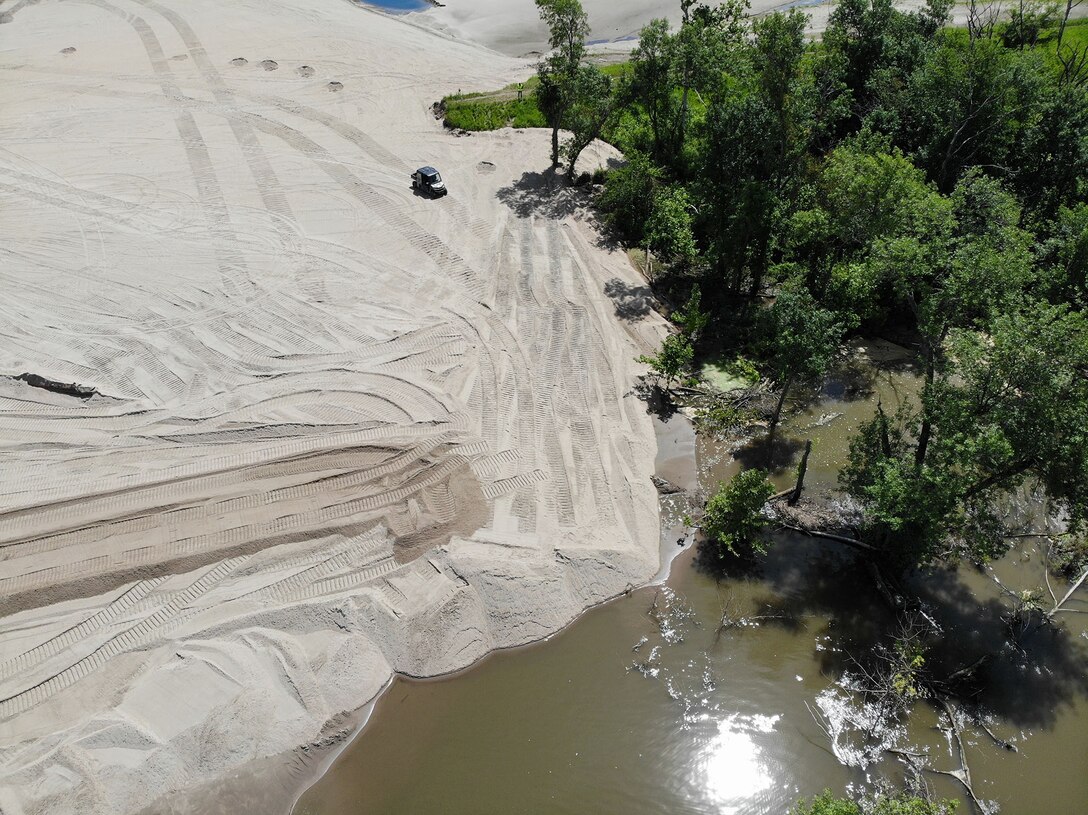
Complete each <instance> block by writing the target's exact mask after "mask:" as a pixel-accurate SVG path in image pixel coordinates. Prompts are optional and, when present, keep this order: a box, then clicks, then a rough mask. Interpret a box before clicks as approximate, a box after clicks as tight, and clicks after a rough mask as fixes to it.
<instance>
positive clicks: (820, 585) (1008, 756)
mask: <svg viewBox="0 0 1088 815" xmlns="http://www.w3.org/2000/svg"><path fill="white" fill-rule="evenodd" d="M865 350H866V351H867V352H868V355H867V357H866V358H865V360H864V362H863V364H861V365H860V366H855V368H854V370H853V371H846V372H844V373H843V375H841V376H839V377H836V378H833V379H832V381H831V382H830V383H828V385H826V386H825V388H824V390H823V391H822V392H821V393H820V394H819V395H818V396H816V397H815V398H812V399H811V400H810V404H807V405H802V406H801V407H802V410H801V411H800V412H799V413H797V414H796V415H795V416H794V417H793V418H791V420H790V421H789V422H788V423H787V425H786V427H785V429H784V431H783V437H784V443H783V445H782V446H781V449H776V450H775V451H774V453H775V455H774V457H772V461H773V464H774V467H775V468H776V473H775V478H776V479H777V480H778V481H779V482H780V483H781V484H783V485H786V484H788V483H789V481H790V480H791V479H792V477H793V476H792V473H793V468H794V467H795V460H796V457H797V455H798V454H799V450H800V446H801V443H802V442H803V440H804V439H806V438H811V439H813V441H814V452H813V456H812V462H811V466H810V471H809V482H808V483H809V485H810V489H811V490H813V491H819V490H827V489H830V488H831V487H832V486H833V485H834V483H835V474H836V473H837V470H838V468H839V466H841V462H842V460H843V458H844V456H845V454H846V450H847V444H848V441H849V437H850V436H851V435H852V433H853V431H854V430H855V429H856V426H857V424H858V423H860V422H862V421H864V420H865V419H867V418H868V417H870V416H871V415H872V414H873V411H874V410H875V402H876V399H877V398H880V399H881V400H882V401H883V402H884V404H885V405H886V406H889V405H890V406H893V407H894V405H895V404H896V402H897V400H899V399H901V398H910V397H911V395H912V394H913V393H915V392H916V387H917V385H916V378H915V377H914V375H913V373H912V372H911V371H910V369H909V367H907V366H904V365H902V364H901V359H902V355H901V354H896V353H895V349H894V347H889V346H883V347H880V346H870V347H868V348H867V349H865ZM659 430H660V431H661V432H660V433H659V436H660V444H659V447H660V451H661V452H660V454H659V457H658V472H659V475H661V476H662V477H664V478H668V479H669V480H670V481H671V482H672V483H674V484H677V485H679V486H684V487H691V486H694V485H695V480H696V479H697V478H698V480H699V481H700V482H701V485H702V487H703V488H704V489H708V488H711V487H712V486H713V485H714V483H716V481H717V480H720V479H727V478H728V477H730V476H731V475H732V474H733V473H735V472H736V471H737V469H738V467H739V466H740V465H741V463H743V464H745V465H749V466H751V465H753V464H754V465H757V466H762V465H764V464H765V463H766V461H767V460H768V457H767V451H766V450H765V449H760V448H759V447H758V446H754V445H752V446H747V447H741V448H740V449H735V450H734V449H728V450H727V449H725V448H724V447H722V446H721V445H719V444H716V443H713V442H708V441H706V440H700V442H699V444H698V445H697V446H698V462H699V467H698V472H696V470H695V468H694V467H693V465H692V463H691V462H692V461H693V456H692V452H693V451H694V450H695V448H696V444H695V441H694V438H693V436H692V435H691V433H690V428H689V427H688V426H687V425H686V424H685V422H684V421H683V419H682V418H675V419H674V420H673V421H670V422H669V423H667V424H666V425H664V426H662V427H660V428H659ZM757 459H758V460H757ZM685 511H687V507H686V506H685V499H684V497H683V496H682V495H681V496H663V498H662V536H661V545H662V551H663V554H665V555H667V556H668V557H669V558H671V557H672V556H673V555H674V554H675V552H677V551H680V552H681V554H680V555H679V557H676V559H675V561H674V562H673V564H672V568H671V571H670V570H668V569H663V571H662V575H664V574H666V573H668V578H667V580H665V582H664V583H662V584H660V585H657V586H650V587H647V588H644V589H640V590H638V591H635V592H632V593H631V594H630V595H629V596H627V597H624V598H620V599H618V600H616V601H614V602H612V603H609V604H607V605H605V606H602V607H600V608H597V609H594V610H592V611H590V612H588V613H587V614H585V615H584V616H583V617H582V618H580V619H579V620H578V621H577V622H576V623H575V624H573V625H572V626H570V627H569V628H568V629H566V630H565V631H563V632H561V633H559V634H558V635H556V636H555V637H553V638H552V639H550V640H548V641H547V642H544V643H539V644H537V645H533V646H528V647H524V648H519V649H515V650H512V651H507V652H501V653H497V654H493V655H491V656H489V657H488V658H486V659H485V660H483V661H482V662H481V663H479V664H478V665H476V666H475V667H473V668H471V669H469V670H467V671H465V672H463V673H461V674H459V675H457V676H454V677H450V678H446V679H441V680H432V681H416V680H403V679H397V680H395V681H394V683H393V685H392V686H391V687H390V689H389V690H388V691H387V692H386V693H385V695H384V696H382V697H381V698H380V700H379V701H378V703H377V704H376V706H375V709H374V713H373V715H372V717H371V718H370V721H369V723H368V724H367V725H366V727H365V728H364V730H363V731H362V732H361V733H360V734H359V735H358V736H357V737H356V738H355V739H354V740H353V742H352V743H351V744H350V745H349V746H348V747H347V748H346V749H345V751H344V752H343V754H342V755H341V756H340V757H339V758H338V759H337V760H336V761H335V762H334V763H333V765H332V766H331V768H330V770H329V771H328V772H327V773H326V775H325V776H324V777H323V778H322V779H320V780H319V781H318V783H317V784H315V785H314V786H313V787H312V788H310V789H309V790H308V791H307V792H306V793H305V794H304V795H303V797H302V798H301V800H300V801H299V803H298V805H297V806H296V808H295V815H349V813H350V815H386V813H405V812H412V813H445V814H446V815H461V814H462V813H463V814H464V815H469V814H470V813H471V815H484V814H485V813H495V815H505V814H507V813H510V814H511V815H512V814H513V813H572V815H573V813H587V812H593V813H625V814H626V815H640V814H641V813H646V815H650V813H654V814H655V815H657V814H658V813H722V814H727V813H728V814H729V815H733V814H735V815H745V814H746V813H784V812H787V811H788V810H789V808H790V806H791V805H792V803H793V802H794V801H796V800H797V799H798V798H799V797H801V796H811V795H814V794H816V793H818V792H820V791H821V790H823V789H825V788H830V789H832V790H833V791H834V792H836V793H837V794H841V793H843V792H844V790H846V789H848V788H850V789H853V790H864V789H871V788H872V786H873V784H874V783H877V782H878V781H879V780H880V779H886V780H889V781H892V782H894V783H899V782H901V781H902V780H903V779H904V778H905V777H906V775H907V771H906V767H905V763H904V761H905V758H904V757H903V755H902V754H900V755H899V756H897V755H894V754H892V753H889V752H887V751H886V750H885V749H884V748H885V747H888V746H895V747H897V748H900V749H903V750H906V751H909V752H915V753H926V754H928V756H929V759H928V762H929V764H930V765H931V766H932V767H933V768H935V769H938V770H955V769H958V768H959V767H960V761H959V757H958V754H957V750H956V748H955V742H954V739H953V737H952V736H951V734H949V733H948V732H947V731H946V729H944V720H943V717H942V714H941V712H940V711H939V709H938V708H937V707H936V706H935V705H931V704H928V703H925V702H922V703H918V704H916V705H915V706H914V709H913V710H912V712H911V714H910V716H909V717H907V718H906V719H905V720H903V721H901V722H899V723H896V722H891V721H888V720H887V719H886V718H881V717H880V716H879V715H875V714H874V712H873V710H872V709H871V708H867V707H866V706H865V705H864V704H862V702H861V700H860V699H859V698H858V697H857V696H856V695H855V694H852V693H851V692H850V691H849V690H848V689H847V687H844V686H849V681H848V680H843V672H844V670H845V671H850V670H851V664H850V657H849V655H850V654H852V653H863V652H865V651H866V650H867V649H869V648H871V647H872V646H873V643H874V642H875V641H877V640H878V639H879V637H880V631H881V628H882V626H885V625H886V624H887V616H886V611H885V607H884V605H883V604H882V603H881V601H880V599H879V598H878V597H877V596H875V595H874V594H873V593H872V591H871V589H870V588H869V587H870V585H871V581H870V580H869V579H868V578H867V574H866V572H865V569H864V567H863V565H862V564H859V563H858V562H857V561H856V560H855V558H854V557H853V555H852V554H851V553H850V552H849V551H848V550H846V549H845V548H844V547H839V546H838V545H837V544H833V543H832V544H828V543H825V542H816V541H812V540H810V539H805V538H802V537H799V536H792V535H783V536H780V537H779V538H778V539H777V541H776V545H775V546H774V548H773V549H772V552H771V554H770V556H769V557H768V558H767V560H766V562H765V563H764V564H763V566H762V568H760V569H759V571H758V572H757V573H750V574H746V575H734V576H731V577H727V578H719V577H716V576H714V575H713V574H711V573H710V572H709V571H708V570H706V569H705V568H701V566H700V561H699V557H698V556H697V551H698V550H697V549H696V548H687V549H684V550H681V547H678V546H677V541H678V540H686V538H685V536H684V534H683V532H684V529H683V524H682V522H681V520H680V518H681V517H682V515H683V514H684V512H685ZM1042 575H1043V568H1042V561H1041V559H1040V556H1039V554H1038V552H1037V551H1036V549H1035V548H1034V546H1033V545H1032V544H1031V541H1030V540H1028V539H1025V541H1024V543H1023V545H1021V546H1018V547H1016V549H1015V550H1014V551H1013V552H1012V553H1011V554H1010V556H1009V557H1008V558H1006V559H1005V560H1004V561H1002V562H1001V563H998V564H995V567H994V570H993V572H992V573H991V572H988V571H985V570H983V571H979V570H975V569H972V568H961V569H959V570H957V571H937V572H933V573H930V574H927V575H925V576H923V577H921V578H919V586H923V585H924V587H925V593H926V597H927V599H928V601H929V604H930V608H932V609H933V612H934V614H935V616H937V617H938V619H939V620H940V622H941V624H942V626H944V628H945V631H946V640H947V641H948V643H949V645H948V647H946V648H944V649H943V650H939V651H938V652H935V653H934V654H933V655H932V657H931V658H932V659H933V660H934V661H935V663H938V664H940V663H944V664H947V665H957V664H964V662H965V661H966V660H969V659H973V657H974V656H975V655H976V654H980V653H982V652H983V651H985V650H988V649H992V648H994V647H996V646H997V644H998V643H999V642H1000V641H1001V638H1002V635H1003V628H1002V623H1001V620H1000V613H1001V611H1002V606H1001V605H1000V600H999V597H1000V591H999V589H998V588H997V585H996V583H995V581H994V579H993V577H994V576H996V577H998V578H999V579H1000V580H1001V581H1002V582H1004V583H1005V584H1006V585H1008V586H1010V587H1014V588H1017V589H1019V588H1022V587H1035V586H1041V585H1043V577H1042ZM1054 590H1055V592H1058V596H1059V597H1060V596H1061V593H1062V592H1063V591H1064V589H1062V588H1061V587H1060V586H1057V585H1055V586H1054ZM1075 607H1077V608H1079V609H1081V610H1085V609H1088V604H1086V603H1084V602H1079V604H1078V605H1075ZM723 609H725V610H727V611H728V612H729V615H730V617H731V619H733V620H740V621H741V624H740V625H736V626H733V627H731V628H729V629H727V630H725V631H723V632H719V630H718V628H719V625H718V623H719V620H720V619H721V616H722V612H723ZM1086 620H1088V615H1084V614H1069V615H1062V617H1061V626H1060V628H1059V629H1058V630H1057V631H1049V630H1046V631H1042V632H1041V633H1040V634H1037V635H1036V636H1035V637H1033V638H1032V639H1031V640H1030V641H1029V644H1028V646H1027V649H1026V651H1027V653H1025V654H1020V653H1015V652H1010V653H1008V654H1006V656H1005V657H1004V658H1003V659H1001V660H1000V661H999V662H998V663H997V664H996V666H995V667H993V668H991V669H990V672H989V674H988V676H989V684H988V690H987V691H986V692H984V693H983V694H982V695H981V696H980V697H979V698H978V699H977V700H976V704H975V706H974V707H972V709H971V711H970V712H971V713H972V715H974V716H976V717H978V718H977V719H968V718H964V719H963V720H962V722H961V723H962V727H963V742H964V746H965V751H966V755H967V760H968V765H969V767H970V770H971V774H972V778H973V780H974V785H975V791H976V793H977V795H978V796H979V798H981V799H983V801H984V802H986V803H987V805H989V802H996V803H997V804H1000V812H1002V813H1004V814H1005V815H1037V813H1042V812H1054V813H1058V812H1061V813H1079V812H1085V811H1088V773H1086V772H1085V770H1086V769H1088V632H1086V630H1085V625H1084V623H1085V621H1086ZM979 720H981V721H982V722H983V723H985V724H986V725H987V727H988V728H989V730H990V731H991V732H992V733H993V734H994V735H995V736H996V737H998V738H1000V739H1002V740H1006V741H1008V742H1010V743H1012V744H1013V745H1014V746H1015V747H1016V748H1017V749H1016V752H1013V751H1010V750H1007V749H1004V748H1002V747H1000V746H999V745H997V744H996V743H995V742H994V740H993V739H992V738H991V736H990V735H989V734H987V733H986V731H985V730H984V729H983V728H982V727H980V726H978V724H977V721H979ZM923 777H924V778H925V779H926V782H927V783H928V784H929V786H930V787H931V789H932V790H933V791H934V792H935V793H937V794H939V795H942V796H947V797H955V798H959V799H961V800H963V804H962V806H961V810H960V811H961V812H972V811H977V810H976V809H974V808H973V807H972V805H971V804H970V803H969V802H968V801H967V800H966V796H965V794H964V790H963V788H962V786H961V785H960V784H959V783H958V782H957V781H955V780H954V779H952V778H951V777H949V776H946V775H939V774H936V773H931V772H926V773H924V774H923Z"/></svg>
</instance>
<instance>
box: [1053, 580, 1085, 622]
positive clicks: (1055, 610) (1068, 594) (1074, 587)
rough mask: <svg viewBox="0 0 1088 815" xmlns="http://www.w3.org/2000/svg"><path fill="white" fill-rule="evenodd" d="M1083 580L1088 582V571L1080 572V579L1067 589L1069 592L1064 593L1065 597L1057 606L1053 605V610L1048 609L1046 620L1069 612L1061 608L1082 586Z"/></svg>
mask: <svg viewBox="0 0 1088 815" xmlns="http://www.w3.org/2000/svg"><path fill="white" fill-rule="evenodd" d="M1085 580H1088V569H1085V570H1084V571H1083V572H1081V575H1080V577H1078V578H1077V580H1076V582H1075V583H1073V585H1072V586H1070V587H1069V591H1067V592H1066V593H1065V596H1064V597H1062V599H1061V600H1059V601H1058V604H1057V605H1055V606H1054V608H1052V609H1050V611H1048V612H1047V613H1046V618H1047V620H1053V619H1054V615H1055V614H1058V613H1060V612H1062V611H1069V609H1065V608H1062V606H1064V605H1065V604H1066V603H1067V602H1068V601H1069V598H1070V597H1072V596H1073V594H1074V593H1075V592H1076V590H1077V589H1079V588H1080V587H1081V586H1083V585H1084V581H1085Z"/></svg>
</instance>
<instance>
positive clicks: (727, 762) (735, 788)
mask: <svg viewBox="0 0 1088 815" xmlns="http://www.w3.org/2000/svg"><path fill="white" fill-rule="evenodd" d="M780 718H781V716H741V715H739V714H734V715H732V716H729V717H728V718H725V719H722V720H721V721H719V722H718V734H717V735H716V736H714V737H713V738H712V739H711V740H710V742H709V743H708V744H707V747H706V751H705V753H704V754H703V756H702V759H701V761H700V770H701V772H702V773H703V779H702V786H703V787H704V788H705V789H706V792H707V795H708V797H710V798H711V799H712V800H713V802H714V803H715V804H717V805H720V806H721V809H720V810H719V811H720V812H721V813H722V815H733V813H736V812H739V811H740V808H741V807H742V806H743V805H744V804H745V803H748V802H749V799H751V798H753V797H755V796H757V795H758V794H759V793H761V792H763V791H764V790H766V789H767V788H768V787H770V786H771V785H772V784H773V783H774V779H773V778H772V777H771V775H770V773H769V772H768V771H767V767H766V764H765V762H764V761H763V757H762V750H761V748H760V747H759V745H758V744H757V743H756V740H755V738H754V736H755V734H757V733H770V732H772V731H773V730H774V726H775V723H776V722H777V721H778V720H779V719H780Z"/></svg>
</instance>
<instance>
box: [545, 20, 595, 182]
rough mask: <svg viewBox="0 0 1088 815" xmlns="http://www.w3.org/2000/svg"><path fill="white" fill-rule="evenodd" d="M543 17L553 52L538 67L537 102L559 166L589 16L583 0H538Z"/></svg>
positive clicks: (555, 161)
mask: <svg viewBox="0 0 1088 815" xmlns="http://www.w3.org/2000/svg"><path fill="white" fill-rule="evenodd" d="M536 7H537V10H538V11H539V13H540V19H541V20H542V21H543V22H544V24H545V25H547V26H548V31H549V37H548V42H549V44H550V45H551V47H552V53H551V54H549V55H548V57H547V58H546V59H544V60H543V61H542V62H541V63H540V66H539V68H538V69H537V76H538V78H539V79H540V85H539V86H538V88H537V105H538V106H539V107H540V110H541V112H542V113H543V114H544V117H545V119H547V121H548V125H549V127H551V129H552V166H553V167H558V166H559V130H560V128H562V127H563V126H564V124H565V121H566V117H567V112H568V110H569V109H570V107H571V105H572V104H574V101H575V99H576V97H577V87H576V86H577V83H578V73H579V70H578V69H579V68H580V67H581V64H582V58H583V57H584V56H585V39H586V37H587V36H588V34H589V18H588V17H587V16H586V13H585V11H584V10H583V9H582V4H581V3H580V2H579V0H536Z"/></svg>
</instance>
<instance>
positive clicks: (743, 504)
mask: <svg viewBox="0 0 1088 815" xmlns="http://www.w3.org/2000/svg"><path fill="white" fill-rule="evenodd" d="M772 495H774V485H772V484H771V482H770V481H768V480H767V473H765V472H764V471H763V470H745V471H744V472H742V473H740V474H738V475H736V476H734V477H733V480H732V481H730V482H729V483H728V484H722V485H721V487H720V488H719V489H718V492H717V493H715V494H714V495H713V496H711V498H710V500H709V501H707V502H706V512H705V514H704V515H703V523H702V528H703V532H704V533H705V534H706V536H707V538H708V539H709V540H711V541H713V542H714V543H715V544H717V547H718V556H719V557H724V556H725V555H726V553H729V554H733V555H748V554H753V553H755V554H765V553H766V551H767V545H766V542H765V541H764V540H763V539H762V536H761V533H762V532H763V528H764V527H765V526H766V525H767V520H766V519H765V518H764V517H763V505H764V504H766V503H767V499H768V498H770V497H771V496H772Z"/></svg>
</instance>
